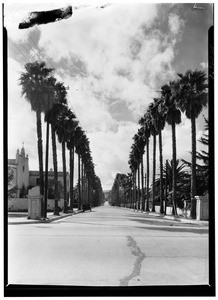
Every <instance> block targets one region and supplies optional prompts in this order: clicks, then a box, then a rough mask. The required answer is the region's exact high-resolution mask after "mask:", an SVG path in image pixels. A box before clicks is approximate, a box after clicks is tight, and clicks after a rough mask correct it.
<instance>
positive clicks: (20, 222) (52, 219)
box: [8, 211, 81, 225]
mask: <svg viewBox="0 0 218 300" xmlns="http://www.w3.org/2000/svg"><path fill="white" fill-rule="evenodd" d="M80 212H81V211H79V212H77V213H69V214H66V215H62V216H57V217H54V218H50V219H49V218H48V219H46V220H43V219H40V220H30V219H26V221H15V222H10V221H8V224H10V225H13V224H14V225H18V224H21V225H23V224H39V223H51V222H53V221H57V220H60V219H63V218H66V217H70V216H73V215H76V214H78V213H80Z"/></svg>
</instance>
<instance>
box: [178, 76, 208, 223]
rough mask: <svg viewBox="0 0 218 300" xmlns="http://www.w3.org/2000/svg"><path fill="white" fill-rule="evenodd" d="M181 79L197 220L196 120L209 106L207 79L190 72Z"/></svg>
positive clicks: (192, 216) (193, 204)
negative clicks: (189, 128) (189, 133)
mask: <svg viewBox="0 0 218 300" xmlns="http://www.w3.org/2000/svg"><path fill="white" fill-rule="evenodd" d="M178 76H179V77H180V81H179V84H180V90H179V99H178V103H179V107H180V109H181V110H182V112H185V115H186V117H187V118H188V119H190V120H191V140H192V173H191V174H192V175H191V218H193V219H196V200H195V196H196V119H197V118H198V116H199V115H200V113H201V112H202V110H203V108H204V107H206V105H207V100H208V99H207V92H206V88H207V83H206V81H207V78H206V74H205V72H204V71H199V70H195V71H191V70H188V71H187V72H186V73H185V74H184V75H182V74H178Z"/></svg>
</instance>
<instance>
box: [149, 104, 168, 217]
mask: <svg viewBox="0 0 218 300" xmlns="http://www.w3.org/2000/svg"><path fill="white" fill-rule="evenodd" d="M152 117H153V123H154V126H155V128H156V131H157V132H158V136H159V153H160V155H159V158H160V213H161V214H162V213H164V209H163V197H164V192H163V146H162V130H163V129H164V127H165V120H166V109H165V106H164V102H163V99H162V98H158V99H157V98H155V99H154V108H153V114H152Z"/></svg>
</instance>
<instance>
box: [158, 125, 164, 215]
mask: <svg viewBox="0 0 218 300" xmlns="http://www.w3.org/2000/svg"><path fill="white" fill-rule="evenodd" d="M159 152H160V213H161V214H163V213H164V210H163V148H162V131H161V130H160V131H159Z"/></svg>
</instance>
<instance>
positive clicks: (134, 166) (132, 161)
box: [128, 147, 137, 208]
mask: <svg viewBox="0 0 218 300" xmlns="http://www.w3.org/2000/svg"><path fill="white" fill-rule="evenodd" d="M128 163H129V167H130V170H131V172H132V180H133V202H132V208H135V205H136V171H137V163H136V160H135V155H134V149H133V148H132V147H131V152H130V155H129V161H128Z"/></svg>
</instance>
